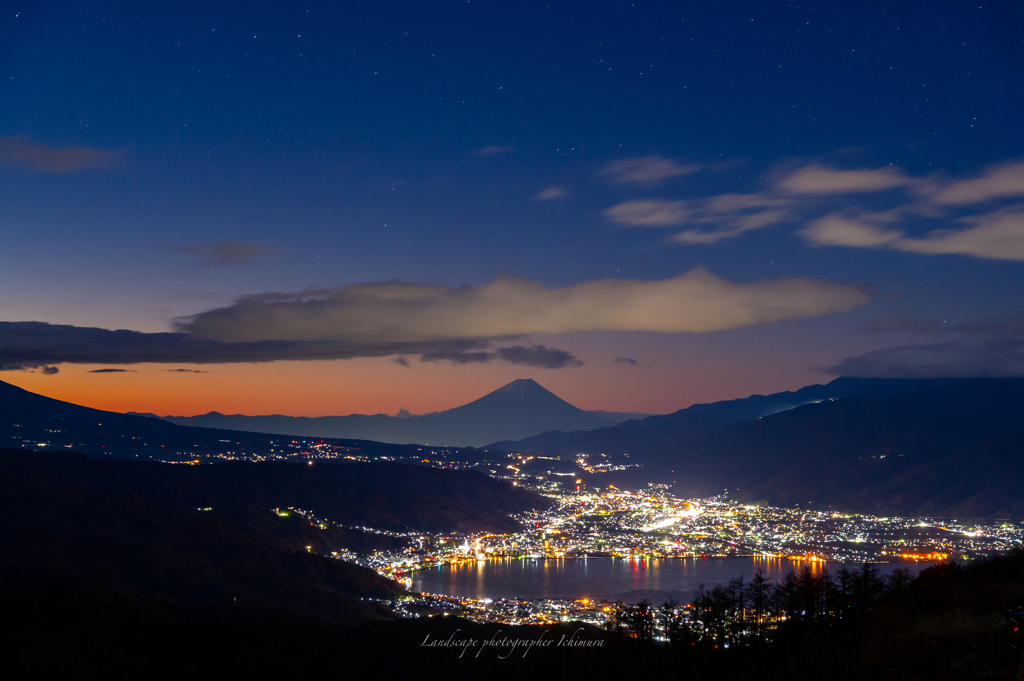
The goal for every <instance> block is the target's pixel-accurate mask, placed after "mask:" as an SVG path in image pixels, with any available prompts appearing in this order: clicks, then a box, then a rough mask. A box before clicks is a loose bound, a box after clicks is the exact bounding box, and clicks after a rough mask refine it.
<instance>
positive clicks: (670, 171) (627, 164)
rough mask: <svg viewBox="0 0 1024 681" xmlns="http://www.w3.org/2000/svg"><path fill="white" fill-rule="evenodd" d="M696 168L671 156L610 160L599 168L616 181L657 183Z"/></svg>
mask: <svg viewBox="0 0 1024 681" xmlns="http://www.w3.org/2000/svg"><path fill="white" fill-rule="evenodd" d="M697 170H699V168H698V167H697V166H695V165H681V164H679V163H677V162H676V161H675V160H674V159H671V158H664V157H663V156H642V157H638V158H624V159H622V160H621V161H612V162H611V163H609V164H608V165H606V166H605V167H604V168H602V169H601V175H603V176H605V177H607V178H608V179H609V180H610V181H611V182H616V183H622V182H633V183H636V184H658V183H660V182H662V181H664V180H667V179H668V178H670V177H678V176H679V175H689V174H690V173H693V172H696V171H697Z"/></svg>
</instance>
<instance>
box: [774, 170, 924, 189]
mask: <svg viewBox="0 0 1024 681" xmlns="http://www.w3.org/2000/svg"><path fill="white" fill-rule="evenodd" d="M915 182H916V181H915V180H914V179H913V178H910V177H907V176H906V175H904V174H903V172H902V171H901V170H899V169H897V168H890V167H885V168H878V169H875V170H837V169H835V168H828V167H825V166H820V165H809V166H807V167H805V168H801V169H800V170H798V171H796V172H795V173H793V174H791V175H789V176H788V177H786V178H785V179H784V180H782V182H780V183H779V184H778V188H779V189H781V190H782V191H786V192H792V193H795V194H849V193H859V192H877V191H883V190H886V189H895V188H897V187H907V186H910V185H913V184H915Z"/></svg>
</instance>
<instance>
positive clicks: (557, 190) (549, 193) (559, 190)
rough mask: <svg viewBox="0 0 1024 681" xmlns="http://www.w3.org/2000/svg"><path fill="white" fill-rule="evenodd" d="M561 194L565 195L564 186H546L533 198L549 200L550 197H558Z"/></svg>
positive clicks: (561, 195)
mask: <svg viewBox="0 0 1024 681" xmlns="http://www.w3.org/2000/svg"><path fill="white" fill-rule="evenodd" d="M563 196H565V187H548V188H547V189H545V190H544V191H542V192H540V193H539V194H537V196H535V197H533V198H535V199H537V200H538V201H550V200H551V199H559V198H561V197H563Z"/></svg>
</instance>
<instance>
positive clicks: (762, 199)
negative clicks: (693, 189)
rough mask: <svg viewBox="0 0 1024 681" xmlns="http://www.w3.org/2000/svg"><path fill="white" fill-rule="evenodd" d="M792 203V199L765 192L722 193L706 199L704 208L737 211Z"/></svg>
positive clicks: (709, 210) (714, 211) (720, 211)
mask: <svg viewBox="0 0 1024 681" xmlns="http://www.w3.org/2000/svg"><path fill="white" fill-rule="evenodd" d="M791 203H792V200H791V199H787V198H780V197H777V196H770V195H768V194H764V193H755V194H720V195H719V196H714V197H712V198H710V199H706V200H705V202H704V204H703V206H702V208H703V210H705V211H707V212H709V213H735V212H738V211H744V210H750V209H761V208H780V207H782V206H788V205H790V204H791Z"/></svg>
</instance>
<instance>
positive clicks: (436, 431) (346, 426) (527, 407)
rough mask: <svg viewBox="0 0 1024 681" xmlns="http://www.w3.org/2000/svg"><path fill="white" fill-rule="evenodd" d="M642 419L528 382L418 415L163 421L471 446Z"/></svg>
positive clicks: (211, 417)
mask: <svg viewBox="0 0 1024 681" xmlns="http://www.w3.org/2000/svg"><path fill="white" fill-rule="evenodd" d="M642 416H643V414H618V413H612V412H601V411H584V410H582V409H579V408H578V407H575V406H573V405H571V404H569V403H568V402H566V401H565V400H563V399H562V398H560V397H558V396H557V395H555V394H554V393H552V392H550V391H549V390H546V389H545V388H543V387H542V386H541V385H540V384H539V383H537V382H536V381H534V380H532V379H523V378H521V379H517V380H515V381H512V382H511V383H509V384H508V385H505V386H502V387H501V388H498V389H497V390H495V391H494V392H492V393H489V394H487V395H485V396H483V397H481V398H480V399H478V400H474V401H473V402H470V403H469V404H464V405H462V406H461V407H456V408H454V409H448V410H447V411H441V412H436V413H433V414H425V415H422V416H407V417H401V418H399V417H393V416H386V415H384V414H375V415H362V414H353V415H351V416H320V417H315V418H307V417H298V416H281V415H269V416H244V415H241V414H234V415H227V414H220V413H217V412H210V413H209V414H203V415H201V416H167V417H164V418H165V420H166V421H170V422H171V423H176V424H178V425H183V426H202V427H204V428H221V429H227V430H237V431H253V432H261V433H279V434H284V435H293V436H300V437H329V438H348V439H362V440H379V441H383V442H397V443H413V442H418V443H428V444H431V445H440V446H452V447H477V446H480V445H483V444H486V443H488V442H494V441H495V440H505V439H519V438H524V437H529V436H531V435H536V434H537V433H541V432H544V431H550V430H556V429H557V430H592V429H595V428H604V427H606V426H612V425H615V424H616V423H620V422H622V421H625V420H627V419H635V418H637V417H642Z"/></svg>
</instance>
